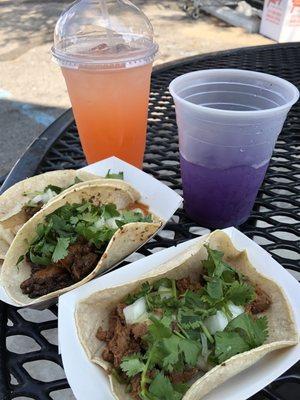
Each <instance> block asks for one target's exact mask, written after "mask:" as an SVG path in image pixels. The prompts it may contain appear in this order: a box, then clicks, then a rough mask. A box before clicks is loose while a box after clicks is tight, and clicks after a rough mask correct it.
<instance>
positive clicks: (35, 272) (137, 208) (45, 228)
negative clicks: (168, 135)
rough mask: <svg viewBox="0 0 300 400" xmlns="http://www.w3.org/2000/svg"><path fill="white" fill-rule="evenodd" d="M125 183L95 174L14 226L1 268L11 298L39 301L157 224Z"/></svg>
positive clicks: (101, 267)
mask: <svg viewBox="0 0 300 400" xmlns="http://www.w3.org/2000/svg"><path fill="white" fill-rule="evenodd" d="M139 198H140V194H139V193H138V192H137V191H136V190H135V189H134V188H133V187H132V186H131V185H129V184H128V183H126V182H124V181H121V180H115V179H106V180H104V179H100V180H93V181H90V182H87V183H86V184H83V183H82V184H79V185H77V186H76V187H74V189H72V190H70V191H67V192H65V193H62V194H61V195H59V196H57V197H56V198H55V199H54V200H52V201H51V202H50V203H49V204H48V205H47V206H45V207H44V208H43V209H42V210H40V211H39V212H38V213H36V214H35V215H34V216H33V217H32V218H31V219H30V220H29V221H28V222H26V223H25V224H24V225H23V226H22V228H21V229H20V230H19V231H18V233H17V235H16V237H15V239H14V241H13V243H12V244H11V246H10V248H9V250H8V252H7V254H6V256H5V260H4V263H3V266H2V269H1V283H2V285H3V287H4V289H5V290H6V292H7V294H8V295H9V296H10V297H11V299H13V300H14V301H15V302H16V303H18V304H20V305H22V306H25V305H30V304H36V303H40V302H42V301H44V300H48V299H51V298H54V297H56V296H58V295H59V294H61V293H63V292H65V291H68V290H71V289H73V288H75V287H77V286H79V285H81V284H83V283H85V282H87V281H89V280H90V279H92V278H94V277H95V276H96V275H97V274H98V273H100V272H103V271H105V270H106V269H108V268H110V267H112V266H113V265H115V264H116V263H118V262H119V261H121V260H122V259H124V258H125V257H126V256H128V255H129V254H130V253H132V252H133V251H135V250H136V249H137V248H138V247H140V246H141V245H142V244H143V243H145V242H146V241H147V240H148V239H149V238H150V237H151V236H152V235H153V234H154V233H155V232H156V231H157V230H158V228H159V227H160V226H161V222H162V221H161V220H160V219H159V218H158V217H156V216H155V215H153V214H152V213H151V212H150V211H149V210H148V207H147V206H145V205H144V204H141V203H138V200H139Z"/></svg>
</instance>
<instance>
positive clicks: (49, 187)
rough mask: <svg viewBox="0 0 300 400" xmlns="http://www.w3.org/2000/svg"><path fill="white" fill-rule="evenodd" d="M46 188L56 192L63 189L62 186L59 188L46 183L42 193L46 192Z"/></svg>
mask: <svg viewBox="0 0 300 400" xmlns="http://www.w3.org/2000/svg"><path fill="white" fill-rule="evenodd" d="M47 190H51V191H52V192H55V193H56V194H60V193H61V192H62V191H63V190H64V188H61V187H59V186H55V185H48V186H46V187H45V189H44V190H43V193H45V192H47Z"/></svg>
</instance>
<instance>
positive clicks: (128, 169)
mask: <svg viewBox="0 0 300 400" xmlns="http://www.w3.org/2000/svg"><path fill="white" fill-rule="evenodd" d="M83 170H85V171H89V172H91V173H93V174H96V175H99V176H102V177H103V176H105V175H106V174H107V172H108V170H110V172H111V173H118V172H120V171H122V172H123V173H124V181H126V182H128V183H130V184H132V186H133V187H134V188H135V189H136V190H137V191H138V192H139V193H140V194H141V199H140V201H141V202H142V203H145V204H147V205H148V206H149V209H150V211H152V212H153V213H154V214H155V215H157V216H159V217H160V218H161V219H162V220H163V221H164V222H165V223H166V222H167V221H168V220H169V219H170V218H171V217H172V215H173V214H174V213H175V211H176V210H177V208H178V207H180V205H181V204H182V197H181V196H180V195H179V194H178V193H176V192H175V191H174V190H172V189H170V188H169V187H168V186H166V185H165V184H163V183H161V182H160V181H159V180H157V179H155V178H154V177H153V176H151V175H149V174H146V173H145V172H143V171H142V170H140V169H138V168H136V167H134V166H132V165H130V164H128V163H127V162H125V161H122V160H120V159H119V158H117V157H110V158H107V159H105V160H102V161H98V162H96V163H94V164H91V165H88V166H87V167H85V168H83ZM165 223H164V224H163V225H162V226H161V228H160V229H159V230H161V229H163V227H164V225H165ZM157 233H158V232H156V233H155V234H154V235H153V236H155V235H156V234H157ZM150 239H151V238H149V240H150ZM0 300H2V301H4V302H5V303H7V304H11V305H13V306H17V307H19V305H18V304H16V303H15V302H14V301H13V300H12V299H11V298H10V297H9V296H8V295H7V294H6V292H5V290H4V289H3V288H2V287H1V286H0ZM54 301H55V300H54ZM51 303H53V300H51V301H50V303H49V302H46V303H45V302H44V303H39V304H36V305H33V306H32V308H45V307H47V306H48V305H49V304H51Z"/></svg>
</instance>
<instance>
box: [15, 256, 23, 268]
mask: <svg viewBox="0 0 300 400" xmlns="http://www.w3.org/2000/svg"><path fill="white" fill-rule="evenodd" d="M24 259H25V257H24V255H22V256H20V257H19V258H18V261H17V264H16V265H17V266H18V265H19V264H20V263H21V262H22V261H24Z"/></svg>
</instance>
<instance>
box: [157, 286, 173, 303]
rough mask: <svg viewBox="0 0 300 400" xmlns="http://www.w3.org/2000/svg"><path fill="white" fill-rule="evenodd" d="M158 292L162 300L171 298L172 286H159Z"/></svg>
mask: <svg viewBox="0 0 300 400" xmlns="http://www.w3.org/2000/svg"><path fill="white" fill-rule="evenodd" d="M158 293H159V295H160V298H161V299H162V300H165V299H170V298H171V297H172V290H171V289H170V288H166V287H164V286H160V287H159V288H158Z"/></svg>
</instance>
